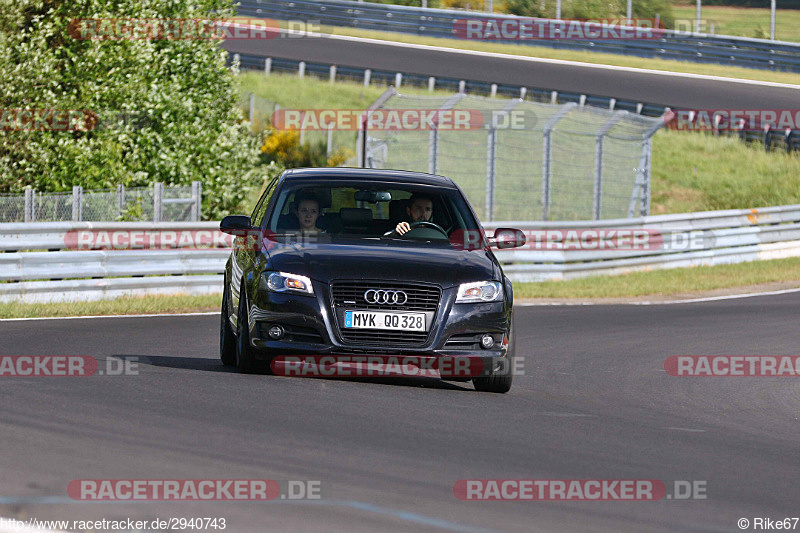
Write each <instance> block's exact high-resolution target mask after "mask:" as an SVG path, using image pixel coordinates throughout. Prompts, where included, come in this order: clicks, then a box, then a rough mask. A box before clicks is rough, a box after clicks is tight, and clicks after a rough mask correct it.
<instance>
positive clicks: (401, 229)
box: [394, 222, 411, 235]
mask: <svg viewBox="0 0 800 533" xmlns="http://www.w3.org/2000/svg"><path fill="white" fill-rule="evenodd" d="M394 230H395V231H396V232H397V233H398V234H400V235H402V234H404V233H405V232H407V231H410V230H411V225H410V224H409V223H408V222H401V223H399V224H398V225H397V227H396V228H394Z"/></svg>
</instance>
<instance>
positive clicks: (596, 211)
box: [592, 111, 627, 220]
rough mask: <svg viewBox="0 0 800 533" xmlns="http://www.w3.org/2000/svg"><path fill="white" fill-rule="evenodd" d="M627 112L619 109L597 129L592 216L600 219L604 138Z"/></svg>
mask: <svg viewBox="0 0 800 533" xmlns="http://www.w3.org/2000/svg"><path fill="white" fill-rule="evenodd" d="M626 114H627V112H626V111H617V112H615V113H613V114H612V115H611V117H609V119H608V120H606V121H605V122H604V123H603V125H602V126H600V128H599V129H598V130H597V133H596V134H595V141H594V202H593V206H592V218H594V219H595V220H600V218H601V217H602V208H603V205H602V200H603V138H604V137H605V136H606V134H607V133H608V132H609V130H610V129H611V128H612V127H613V126H614V124H616V123H617V122H619V120H620V119H621V118H622V117H624V116H625V115H626Z"/></svg>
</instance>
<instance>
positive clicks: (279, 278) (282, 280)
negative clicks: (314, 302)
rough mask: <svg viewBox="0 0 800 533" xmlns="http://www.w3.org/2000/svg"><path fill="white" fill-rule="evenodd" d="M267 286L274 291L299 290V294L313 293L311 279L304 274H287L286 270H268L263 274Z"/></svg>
mask: <svg viewBox="0 0 800 533" xmlns="http://www.w3.org/2000/svg"><path fill="white" fill-rule="evenodd" d="M265 277H266V280H267V288H268V289H269V290H271V291H275V292H299V293H301V294H314V287H312V286H311V280H310V279H308V278H307V277H305V276H298V275H297V274H289V273H288V272H270V273H269V274H265Z"/></svg>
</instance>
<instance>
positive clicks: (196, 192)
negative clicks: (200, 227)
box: [191, 181, 203, 222]
mask: <svg viewBox="0 0 800 533" xmlns="http://www.w3.org/2000/svg"><path fill="white" fill-rule="evenodd" d="M202 186H203V184H202V182H199V181H193V182H192V201H193V203H192V213H191V217H192V222H199V221H200V216H201V209H202V208H201V206H202Z"/></svg>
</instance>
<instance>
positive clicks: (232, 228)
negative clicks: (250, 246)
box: [219, 215, 253, 237]
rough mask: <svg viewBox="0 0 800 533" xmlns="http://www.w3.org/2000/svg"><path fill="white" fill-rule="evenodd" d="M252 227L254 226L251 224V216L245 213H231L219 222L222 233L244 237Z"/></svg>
mask: <svg viewBox="0 0 800 533" xmlns="http://www.w3.org/2000/svg"><path fill="white" fill-rule="evenodd" d="M251 229H253V226H251V225H250V217H247V216H244V215H229V216H227V217H225V218H223V219H222V222H220V223H219V230H220V231H221V232H222V233H227V234H228V235H233V236H234V237H242V236H244V235H245V234H246V233H247V232H248V231H250V230H251Z"/></svg>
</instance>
